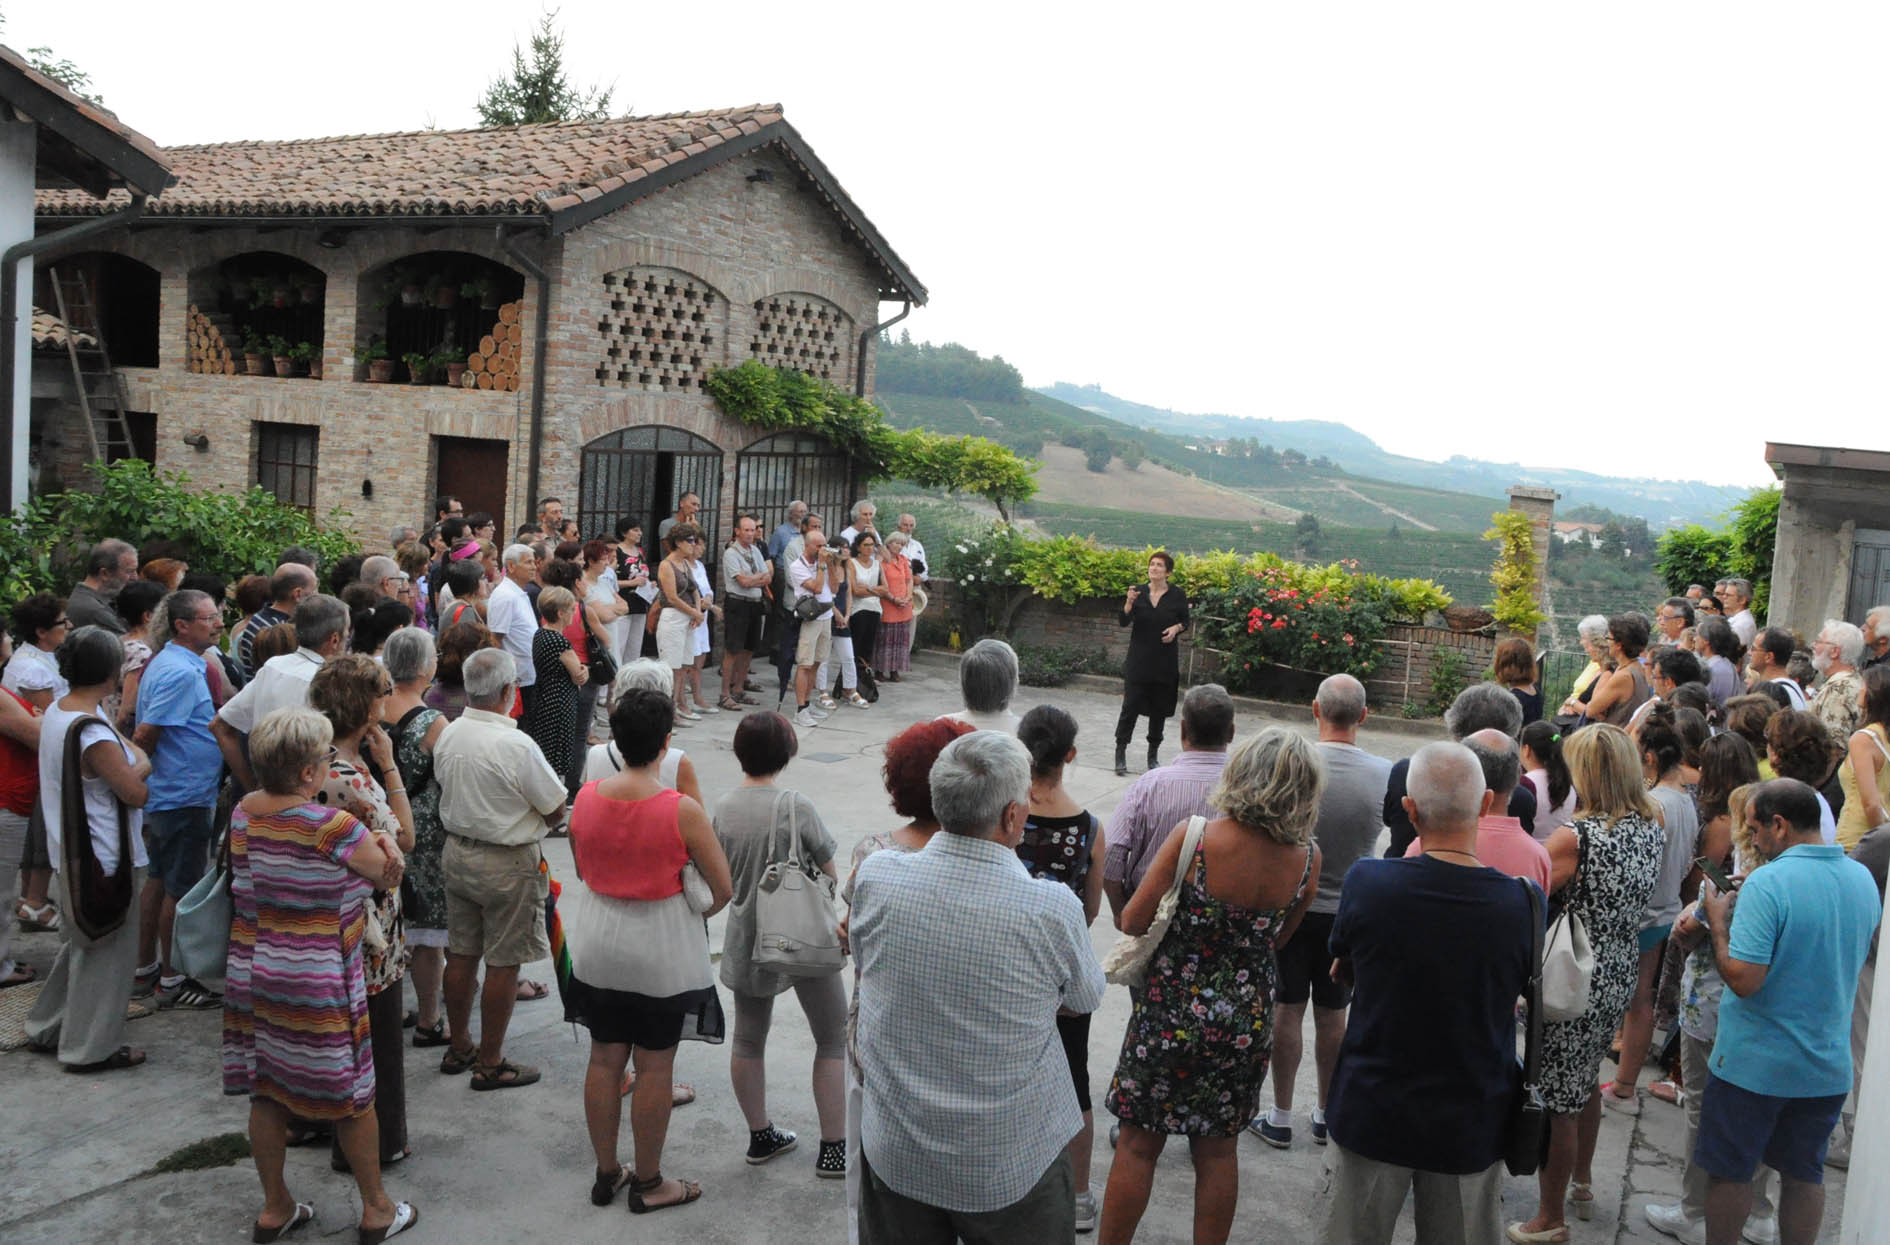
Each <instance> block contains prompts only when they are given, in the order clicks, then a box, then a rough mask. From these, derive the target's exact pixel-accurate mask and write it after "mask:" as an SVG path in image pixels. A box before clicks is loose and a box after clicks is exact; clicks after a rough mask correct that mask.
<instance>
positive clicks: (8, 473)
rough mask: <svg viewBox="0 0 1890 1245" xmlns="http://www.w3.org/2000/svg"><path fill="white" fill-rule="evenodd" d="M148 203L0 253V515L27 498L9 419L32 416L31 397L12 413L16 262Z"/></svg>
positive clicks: (81, 238)
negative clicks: (18, 493) (0, 416)
mask: <svg viewBox="0 0 1890 1245" xmlns="http://www.w3.org/2000/svg"><path fill="white" fill-rule="evenodd" d="M150 202H151V197H150V196H149V195H139V196H138V197H137V198H136V199H134V200H133V201H132V203H131V206H130V207H126V208H120V209H119V210H118V211H116V212H110V213H107V214H106V215H104V216H100V217H97V218H96V219H93V220H88V221H86V222H85V223H84V224H82V225H74V226H72V227H71V228H70V229H61V230H58V231H56V232H54V233H43V234H40V235H39V236H38V237H35V238H28V239H26V240H25V241H23V242H15V243H14V244H13V245H12V246H10V247H8V248H7V249H6V252H5V254H0V395H4V396H3V398H0V400H3V401H4V403H5V409H6V411H7V423H6V427H4V428H0V514H12V513H13V511H14V509H15V507H16V506H18V505H19V504H21V503H23V502H25V500H26V499H25V498H24V497H15V496H14V495H13V421H14V420H16V419H31V418H32V399H31V397H29V398H28V399H27V409H26V410H24V411H16V410H14V409H13V400H14V375H15V373H16V372H18V371H19V366H20V360H19V358H18V356H17V355H16V354H15V353H14V343H15V341H16V340H17V337H16V332H17V326H18V324H19V320H20V267H19V266H20V262H21V261H22V260H27V259H33V258H36V257H40V256H44V257H45V258H47V259H51V258H54V257H55V256H59V255H63V254H65V253H67V252H68V251H71V250H72V249H73V248H74V247H76V246H77V245H78V244H79V243H81V242H85V241H87V240H88V239H90V238H92V237H95V236H96V235H98V234H101V233H107V232H109V231H111V230H113V229H116V228H118V227H119V226H120V225H127V224H130V223H131V222H132V221H134V220H136V219H137V218H138V217H140V216H143V215H144V209H145V207H146V206H147V205H148V204H149V203H150ZM28 298H29V300H30V298H31V291H28ZM29 393H30V390H29Z"/></svg>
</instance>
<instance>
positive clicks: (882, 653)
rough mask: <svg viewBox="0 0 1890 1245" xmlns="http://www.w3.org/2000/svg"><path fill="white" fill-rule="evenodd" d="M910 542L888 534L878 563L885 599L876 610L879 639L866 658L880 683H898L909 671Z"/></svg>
mask: <svg viewBox="0 0 1890 1245" xmlns="http://www.w3.org/2000/svg"><path fill="white" fill-rule="evenodd" d="M911 543H912V537H910V536H908V535H906V534H905V533H904V532H899V531H894V532H891V533H889V534H888V535H887V537H886V548H885V551H884V553H883V554H882V555H881V557H880V560H879V564H880V579H881V581H882V585H881V586H883V587H884V588H885V589H886V596H885V599H884V600H882V601H881V602H880V607H879V639H878V640H877V641H876V642H875V643H874V645H873V651H872V652H871V653H868V654H866V656H867V658H868V659H869V660H870V661H871V662H872V663H873V670H874V672H875V673H876V674H877V675H878V677H879V681H880V682H882V683H897V682H899V676H900V675H901V674H903V673H905V672H906V671H908V670H910V669H912V627H913V622H914V619H915V618H916V617H917V615H915V614H914V613H913V610H912V588H913V574H912V562H911V560H910V559H909V558H908V557H907V556H906V552H907V548H908V546H910V545H911Z"/></svg>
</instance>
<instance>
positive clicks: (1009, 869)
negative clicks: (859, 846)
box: [850, 731, 1103, 1245]
mask: <svg viewBox="0 0 1890 1245" xmlns="http://www.w3.org/2000/svg"><path fill="white" fill-rule="evenodd" d="M931 786H932V807H933V810H934V811H935V812H936V814H937V816H938V820H939V825H940V827H941V831H940V833H938V834H935V835H933V836H932V841H931V842H930V843H928V844H926V846H925V848H924V850H922V851H918V852H912V853H904V852H876V853H874V854H873V855H871V856H868V857H867V858H866V859H865V860H864V861H863V862H861V864H860V871H859V877H858V879H857V881H856V882H855V883H854V891H853V912H852V920H851V927H850V932H851V938H852V948H853V953H854V954H855V955H856V956H857V957H858V960H859V968H860V978H859V986H858V996H859V1004H860V1020H859V1030H858V1032H859V1048H860V1063H861V1066H862V1082H863V1083H862V1090H863V1102H862V1111H861V1123H860V1136H861V1153H860V1155H859V1163H860V1168H861V1170H860V1217H859V1228H860V1241H861V1243H862V1245H928V1243H930V1242H939V1243H941V1245H949V1243H950V1242H951V1241H952V1240H954V1239H955V1238H959V1237H962V1238H963V1239H964V1240H967V1241H1031V1242H1055V1241H1072V1240H1074V1239H1075V1232H1076V1191H1075V1187H1074V1184H1073V1180H1072V1177H1071V1173H1070V1161H1069V1158H1068V1156H1067V1155H1066V1154H1065V1153H1064V1146H1065V1145H1066V1144H1067V1143H1068V1142H1069V1140H1070V1138H1071V1137H1073V1136H1074V1135H1075V1134H1076V1132H1077V1130H1078V1129H1079V1128H1080V1127H1081V1126H1082V1123H1083V1118H1082V1114H1081V1112H1079V1111H1078V1110H1077V1105H1076V1091H1075V1089H1074V1088H1073V1087H1072V1086H1071V1084H1070V1073H1069V1065H1068V1063H1067V1062H1066V1060H1065V1058H1064V1054H1063V1046H1062V1042H1061V1039H1060V1038H1059V1037H1058V1035H1057V1025H1056V1018H1057V1009H1058V1008H1059V1007H1065V1008H1068V1009H1069V1010H1071V1011H1073V1012H1093V1011H1095V1010H1096V1008H1097V1007H1098V1006H1099V1005H1100V1004H1101V1003H1102V997H1103V975H1102V967H1101V966H1100V965H1099V964H1097V962H1096V955H1095V953H1094V952H1093V951H1092V950H1091V949H1090V945H1089V929H1088V926H1087V924H1086V922H1085V921H1084V918H1083V905H1082V904H1081V902H1079V901H1078V900H1077V898H1076V896H1075V894H1074V893H1072V892H1071V891H1070V889H1069V887H1067V886H1064V885H1062V884H1061V883H1058V882H1054V881H1049V880H1039V879H1034V878H1032V877H1031V876H1030V874H1029V873H1028V872H1027V871H1026V870H1025V868H1024V866H1023V863H1022V862H1021V861H1019V860H1018V858H1017V844H1018V842H1019V841H1020V840H1021V839H1022V838H1023V833H1024V818H1025V816H1026V814H1027V813H1028V812H1029V808H1030V757H1029V755H1028V754H1027V753H1026V752H1025V751H1024V746H1023V745H1022V744H1020V743H1018V742H1017V740H1016V738H1015V737H1013V736H1010V735H1002V734H998V733H997V732H995V731H974V732H973V733H971V734H969V735H964V736H961V737H959V738H958V739H955V740H953V741H952V742H951V744H949V745H948V746H947V747H946V748H945V750H944V751H943V752H941V753H939V757H938V761H937V762H936V763H935V764H934V765H933V767H932V776H931Z"/></svg>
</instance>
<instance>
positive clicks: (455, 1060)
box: [440, 1039, 479, 1076]
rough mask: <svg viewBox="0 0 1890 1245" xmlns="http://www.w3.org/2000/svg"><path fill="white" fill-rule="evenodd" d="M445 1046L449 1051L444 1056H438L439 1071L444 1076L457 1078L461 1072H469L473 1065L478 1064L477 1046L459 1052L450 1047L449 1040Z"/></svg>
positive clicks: (455, 1048) (457, 1048)
mask: <svg viewBox="0 0 1890 1245" xmlns="http://www.w3.org/2000/svg"><path fill="white" fill-rule="evenodd" d="M447 1045H448V1047H449V1048H450V1049H448V1050H447V1052H446V1053H445V1054H444V1055H441V1056H440V1071H441V1072H444V1073H445V1074H446V1075H448V1076H458V1075H459V1074H460V1073H462V1072H470V1071H472V1069H473V1065H474V1064H476V1063H478V1062H479V1048H478V1047H477V1046H469V1047H467V1048H466V1049H465V1050H461V1049H460V1048H459V1047H457V1046H453V1045H452V1041H451V1039H448V1042H447Z"/></svg>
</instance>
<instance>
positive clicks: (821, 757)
mask: <svg viewBox="0 0 1890 1245" xmlns="http://www.w3.org/2000/svg"><path fill="white" fill-rule="evenodd" d="M846 759H847V755H846V753H844V752H809V753H803V754H802V756H801V760H803V761H819V762H820V763H821V764H822V765H832V764H833V763H834V762H835V761H844V760H846Z"/></svg>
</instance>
